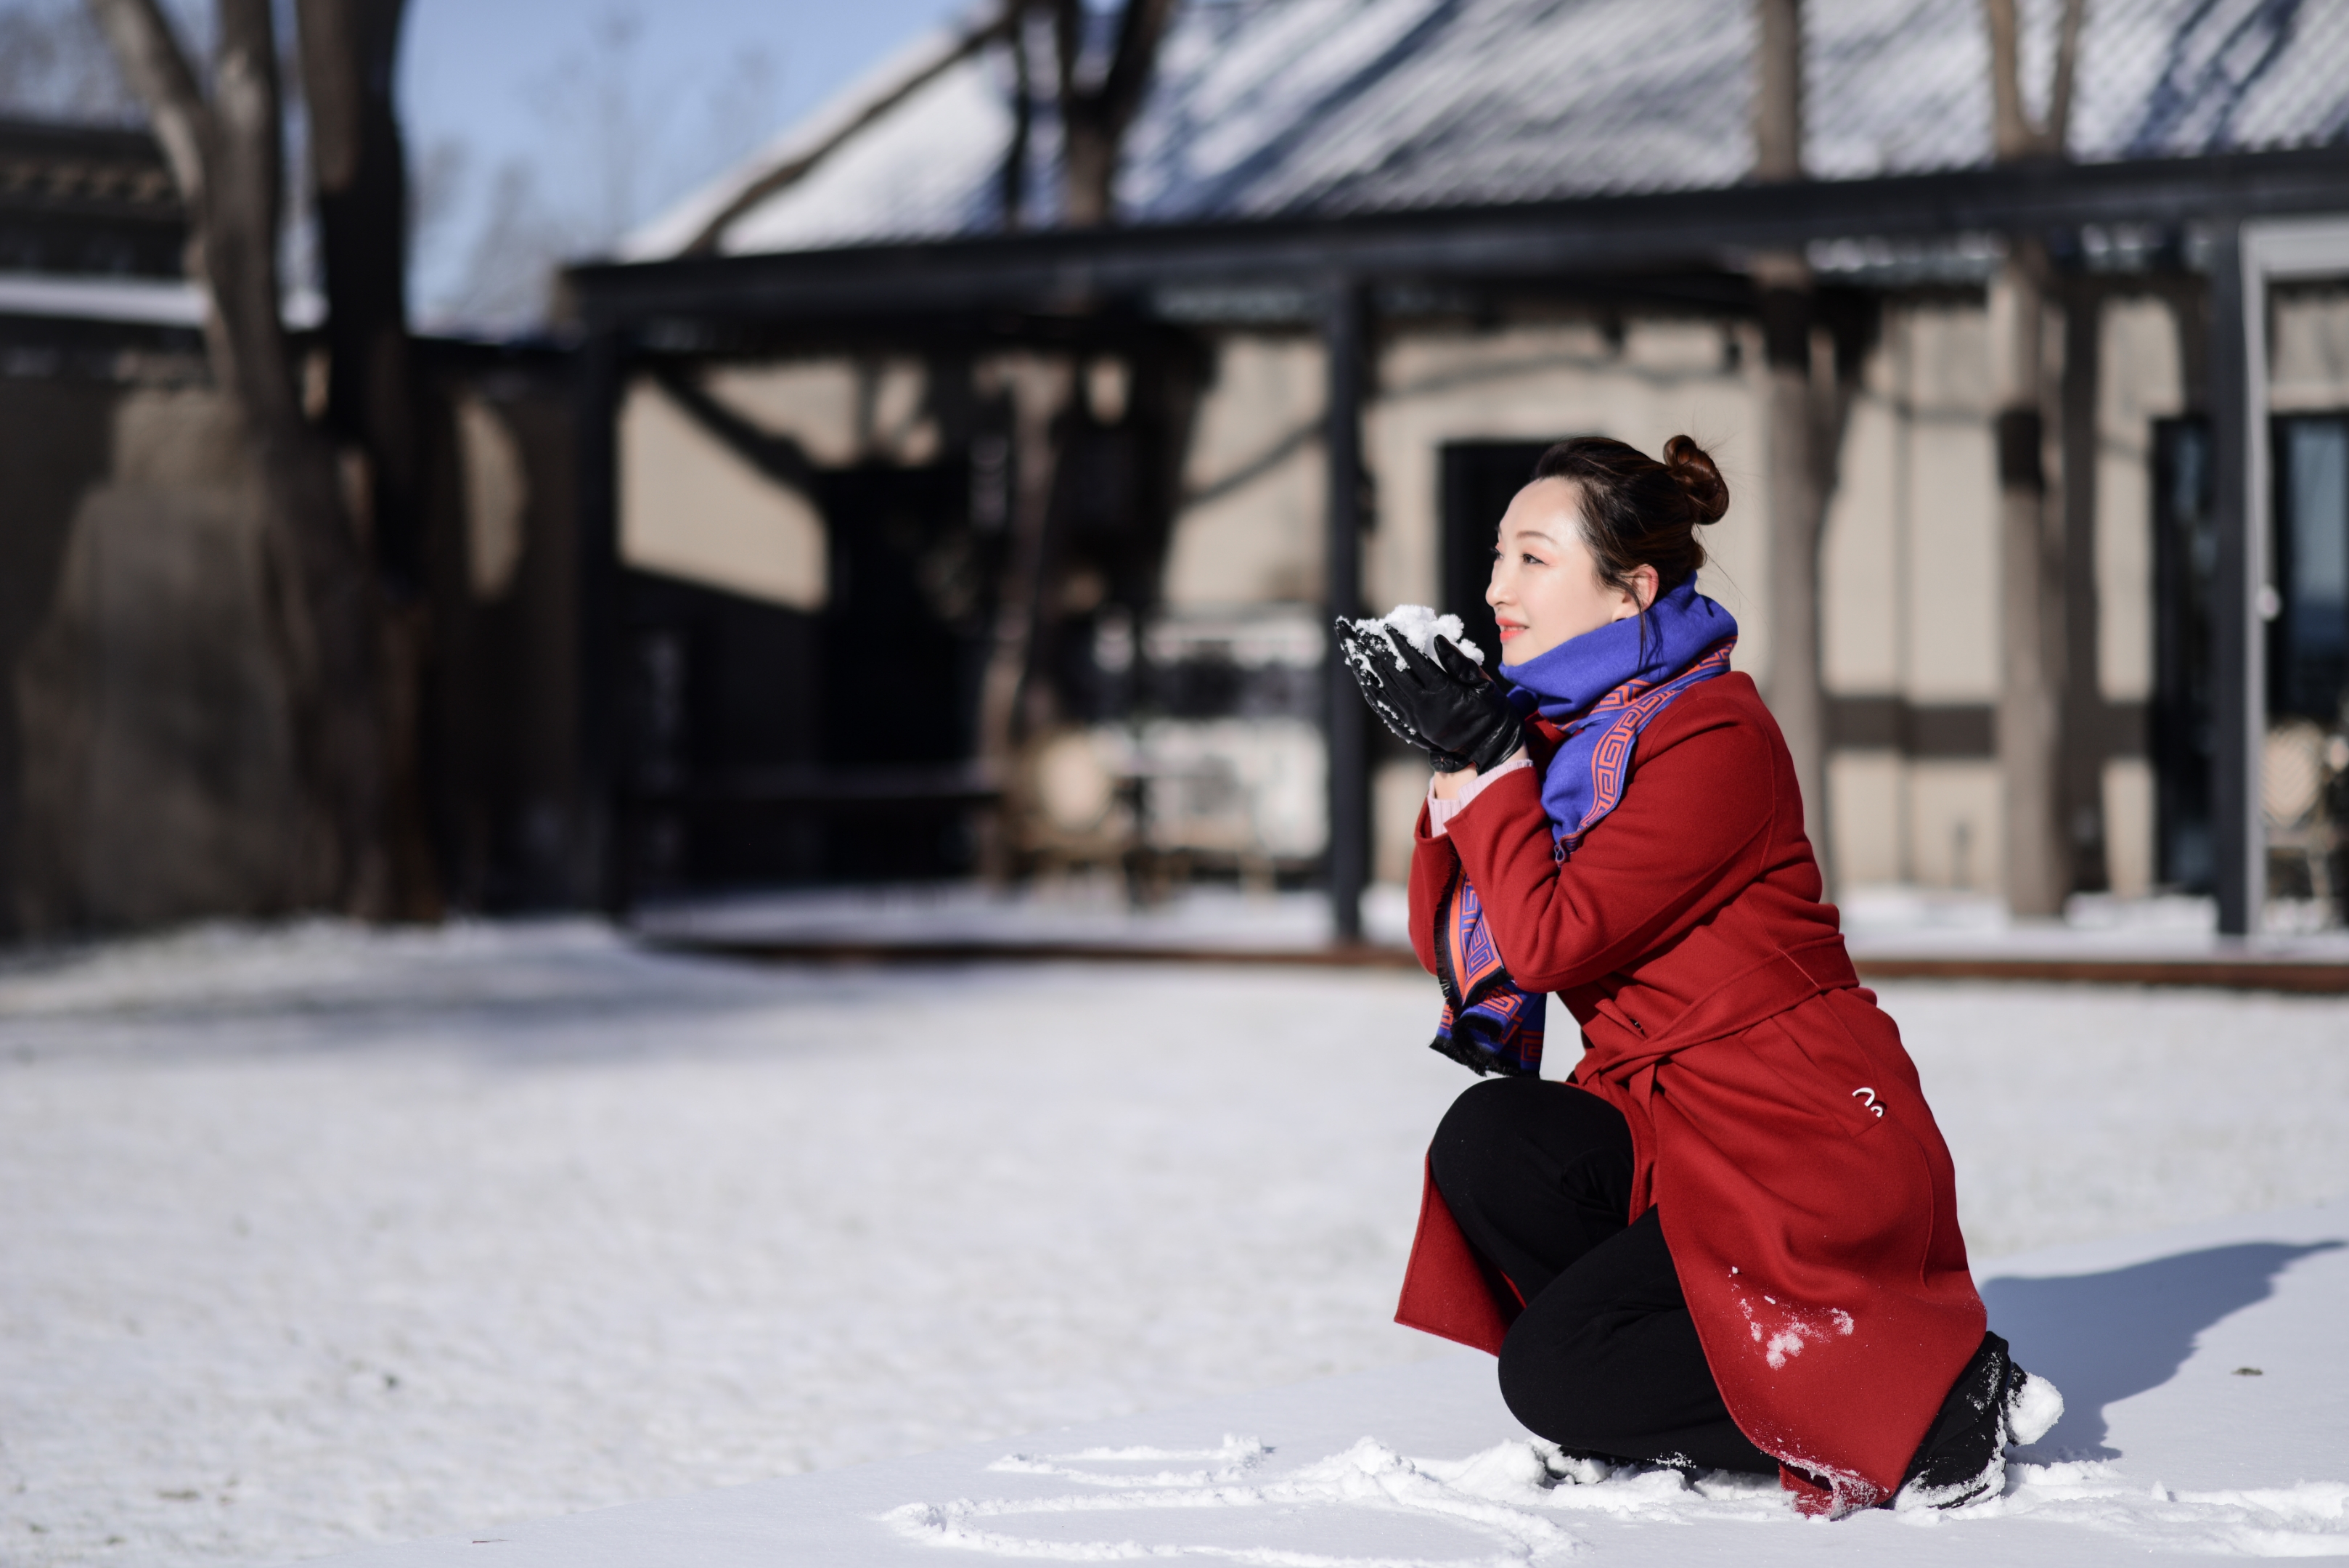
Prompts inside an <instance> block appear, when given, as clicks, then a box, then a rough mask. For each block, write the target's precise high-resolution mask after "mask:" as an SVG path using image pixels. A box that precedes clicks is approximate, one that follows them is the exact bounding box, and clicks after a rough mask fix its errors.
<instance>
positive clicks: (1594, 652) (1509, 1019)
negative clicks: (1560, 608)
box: [1428, 578, 1737, 1075]
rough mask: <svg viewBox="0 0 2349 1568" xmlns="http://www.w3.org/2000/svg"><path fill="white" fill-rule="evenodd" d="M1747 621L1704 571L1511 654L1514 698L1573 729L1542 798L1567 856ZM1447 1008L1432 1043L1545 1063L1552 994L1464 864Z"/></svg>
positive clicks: (1445, 967) (1526, 1066)
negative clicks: (1641, 751)
mask: <svg viewBox="0 0 2349 1568" xmlns="http://www.w3.org/2000/svg"><path fill="white" fill-rule="evenodd" d="M1736 646H1737V621H1736V619H1735V618H1733V617H1732V616H1731V615H1730V613H1729V612H1728V611H1727V610H1725V609H1723V608H1722V607H1721V606H1720V605H1718V604H1716V603H1714V602H1713V600H1712V599H1709V598H1707V597H1704V596H1703V595H1702V594H1701V593H1698V592H1697V591H1696V582H1695V579H1694V578H1691V579H1690V580H1689V581H1687V582H1684V583H1682V584H1681V585H1680V586H1679V587H1675V588H1674V589H1672V590H1671V592H1670V593H1668V594H1665V595H1663V596H1662V597H1660V598H1658V599H1657V600H1656V602H1655V603H1654V604H1652V605H1651V606H1650V607H1648V612H1647V613H1646V614H1645V615H1641V616H1634V617H1631V618H1629V619H1626V620H1619V621H1614V622H1611V623H1609V625H1606V626H1602V627H1600V628H1598V629H1597V630H1596V631H1587V632H1584V633H1583V634H1582V635H1581V636H1580V637H1577V638H1571V639H1568V640H1567V641H1565V642H1562V643H1559V644H1558V645H1557V647H1556V648H1553V649H1548V650H1547V651H1546V652H1542V653H1537V654H1536V655H1534V656H1533V658H1531V659H1527V660H1526V662H1525V663H1523V664H1504V665H1502V666H1501V678H1502V679H1503V680H1506V681H1508V682H1509V683H1510V685H1511V686H1512V687H1513V688H1514V690H1513V691H1510V693H1509V701H1512V702H1513V703H1515V704H1516V707H1517V710H1518V711H1520V712H1523V713H1539V714H1540V715H1541V716H1542V717H1543V718H1544V719H1547V720H1548V721H1549V722H1551V723H1552V724H1555V725H1557V727H1558V728H1559V729H1560V730H1562V731H1563V732H1565V737H1566V738H1565V740H1564V741H1563V742H1561V743H1560V744H1559V746H1558V749H1557V755H1556V756H1554V757H1552V758H1551V759H1550V764H1549V772H1548V774H1547V775H1545V777H1544V778H1543V781H1542V809H1543V811H1544V812H1546V813H1547V814H1548V816H1549V820H1550V829H1551V831H1552V832H1553V833H1555V834H1556V835H1557V857H1558V858H1559V859H1560V860H1564V859H1565V858H1566V857H1568V856H1569V855H1571V854H1572V853H1573V852H1574V851H1575V850H1576V849H1578V848H1579V847H1580V846H1581V844H1582V839H1583V836H1584V835H1586V834H1588V832H1589V831H1590V829H1591V828H1592V826H1594V825H1596V824H1597V823H1598V822H1599V819H1600V818H1601V817H1603V816H1605V815H1607V814H1608V813H1609V812H1610V811H1612V810H1614V809H1615V805H1616V803H1617V802H1619V801H1620V800H1621V799H1622V798H1623V785H1624V784H1625V782H1626V781H1627V780H1628V779H1629V778H1630V771H1631V753H1632V750H1633V748H1634V747H1635V746H1636V745H1637V744H1638V742H1639V739H1640V731H1642V730H1644V729H1646V728H1647V727H1648V724H1649V722H1651V721H1652V720H1653V719H1654V718H1655V716H1656V715H1657V714H1658V713H1661V712H1662V711H1664V709H1666V708H1667V707H1669V706H1671V701H1672V700H1673V699H1674V698H1676V697H1678V696H1679V695H1680V694H1681V693H1682V692H1683V691H1687V690H1688V689H1689V688H1690V687H1692V686H1694V685H1696V684H1697V683H1698V682H1700V681H1704V680H1712V679H1713V677H1714V676H1716V675H1723V674H1726V673H1727V672H1728V670H1729V654H1730V650H1731V649H1733V648H1735V647H1736ZM1435 951H1436V980H1437V982H1438V983H1439V984H1440V985H1441V986H1442V987H1443V990H1444V1014H1443V1016H1442V1018H1440V1019H1439V1020H1438V1021H1437V1023H1436V1026H1435V1038H1434V1039H1433V1040H1432V1041H1430V1042H1428V1044H1429V1045H1430V1047H1431V1048H1433V1049H1434V1050H1437V1051H1441V1052H1442V1053H1444V1054H1445V1055H1447V1056H1449V1057H1451V1058H1453V1060H1454V1061H1456V1062H1460V1063H1462V1064H1464V1065H1466V1066H1468V1067H1470V1068H1472V1069H1474V1070H1475V1072H1476V1073H1477V1074H1479V1075H1483V1074H1485V1073H1505V1074H1525V1075H1531V1074H1537V1073H1539V1072H1540V1071H1541V1053H1542V1012H1543V1003H1542V999H1541V998H1540V997H1539V996H1537V995H1536V994H1534V993H1533V992H1527V991H1526V990H1524V989H1523V988H1522V987H1520V986H1519V985H1518V984H1517V983H1516V981H1515V980H1514V979H1512V978H1511V977H1510V975H1509V971H1508V970H1507V969H1506V967H1505V966H1504V965H1503V964H1502V962H1501V955H1500V950H1499V949H1497V948H1495V946H1494V945H1493V937H1492V932H1491V931H1490V930H1489V929H1487V928H1486V925H1485V909H1484V905H1483V902H1482V901H1481V900H1480V899H1479V898H1477V896H1476V889H1475V888H1474V887H1472V886H1470V885H1469V882H1468V877H1467V874H1466V872H1465V871H1462V870H1455V871H1454V874H1453V878H1452V885H1451V886H1450V887H1449V888H1446V889H1444V896H1443V897H1442V898H1439V899H1437V900H1436V906H1435Z"/></svg>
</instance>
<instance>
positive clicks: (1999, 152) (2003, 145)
mask: <svg viewBox="0 0 2349 1568" xmlns="http://www.w3.org/2000/svg"><path fill="white" fill-rule="evenodd" d="M1982 10H1983V13H1984V15H1985V16H1986V17H1987V19H1988V20H1989V23H1990V99H1991V150H1992V155H1993V156H1995V157H1996V158H1997V159H1998V161H2000V162H2002V163H2006V162H2011V161H2013V160H2015V159H2018V158H2028V157H2030V156H2031V152H2032V141H2033V138H2032V134H2031V120H2030V119H2029V117H2028V116H2026V115H2025V114H2024V113H2023V27H2022V22H2021V19H2020V18H2019V17H2018V16H2016V15H2015V4H2014V0H1982Z"/></svg>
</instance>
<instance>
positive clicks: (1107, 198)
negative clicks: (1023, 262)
mask: <svg viewBox="0 0 2349 1568" xmlns="http://www.w3.org/2000/svg"><path fill="white" fill-rule="evenodd" d="M1051 4H1052V7H1053V15H1052V22H1053V32H1054V36H1055V37H1056V38H1057V40H1058V41H1059V44H1060V66H1061V77H1060V88H1061V91H1060V99H1061V219H1062V221H1063V222H1064V223H1067V224H1068V225H1069V226H1070V227H1071V228H1076V229H1089V228H1096V227H1099V226H1100V225H1101V224H1103V223H1108V222H1109V221H1110V220H1111V219H1112V217H1113V216H1114V215H1115V201H1114V188H1115V186H1116V182H1117V165H1118V157H1119V154H1120V152H1121V151H1122V150H1123V146H1124V143H1125V132H1126V128H1127V127H1128V126H1130V125H1132V124H1133V117H1134V115H1135V114H1136V113H1137V112H1139V111H1140V109H1141V108H1142V99H1143V93H1144V92H1146V91H1147V90H1148V89H1149V87H1150V73H1151V71H1152V69H1153V68H1154V66H1155V65H1156V62H1157V58H1158V43H1159V40H1160V39H1161V38H1163V37H1164V36H1165V34H1166V24H1167V22H1168V20H1169V19H1170V18H1171V17H1172V16H1174V0H1125V5H1124V6H1123V9H1121V10H1120V12H1119V14H1118V18H1117V41H1116V43H1115V45H1114V46H1113V47H1112V49H1111V51H1110V57H1109V64H1108V67H1107V68H1106V69H1105V70H1104V71H1103V72H1102V76H1101V79H1100V80H1099V81H1098V82H1093V83H1088V82H1086V81H1084V80H1082V79H1081V78H1082V76H1083V72H1084V64H1085V61H1084V53H1085V50H1084V43H1085V38H1084V31H1085V5H1084V3H1083V0H1051Z"/></svg>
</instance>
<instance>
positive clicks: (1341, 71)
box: [626, 0, 2349, 259]
mask: <svg viewBox="0 0 2349 1568" xmlns="http://www.w3.org/2000/svg"><path fill="white" fill-rule="evenodd" d="M2052 10H2053V5H2052V0H2042V3H2040V4H2032V3H2030V0H2026V3H2025V4H2024V5H2023V12H2024V15H2025V16H2026V18H2030V19H2033V20H2036V21H2038V22H2039V23H2040V24H2042V25H2041V26H2039V27H2037V28H2035V29H2033V32H2034V36H2035V39H2036V40H2038V41H2040V42H2041V48H2040V52H2039V59H2038V61H2037V64H2038V67H2039V68H2038V70H2037V71H2036V73H2035V77H2036V78H2038V79H2044V77H2045V74H2046V72H2045V58H2044V57H2045V50H2046V47H2047V46H2046V44H2045V43H2044V40H2045V39H2046V37H2047V35H2049V34H2050V33H2052V30H2053V29H2052V25H2051V24H2052V15H2051V14H2052ZM1806 23H1807V26H1808V28H1809V38H1808V49H1809V57H1808V61H1807V66H1806V93H1807V99H1808V112H1809V121H1810V123H1809V130H1808V142H1807V147H1806V162H1807V165H1808V167H1809V169H1810V171H1812V173H1813V174H1815V175H1816V176H1818V177H1821V178H1826V179H1848V178H1859V177H1866V176H1871V175H1881V174H1899V173H1918V172H1924V171H1933V170H1944V169H1957V168H1964V167H1968V166H1971V165H1978V164H1981V163H1983V162H1986V161H1988V159H1989V156H1990V91H1989V85H1988V69H1989V67H1988V54H1989V49H1988V44H1987V41H1986V38H1985V36H1984V32H1983V24H1982V5H1981V0H1810V4H1809V5H1807V6H1806ZM1753 45H1754V39H1753V25H1752V7H1751V5H1750V4H1749V3H1748V0H1187V3H1186V4H1185V5H1184V6H1183V8H1182V9H1181V11H1180V12H1179V13H1178V15H1177V18H1176V20H1175V22H1174V26H1173V27H1172V28H1171V29H1170V31H1169V33H1168V35H1167V37H1166V40H1165V43H1164V47H1163V49H1162V52H1161V56H1160V60H1159V67H1158V72H1157V76H1156V78H1155V81H1154V87H1153V90H1152V94H1151V98H1150V100H1149V102H1148V104H1147V105H1146V107H1145V108H1144V109H1143V113H1142V115H1141V117H1140V119H1138V120H1137V122H1136V124H1135V126H1134V128H1133V131H1132V133H1131V135H1130V136H1129V138H1128V140H1127V145H1126V157H1125V161H1124V164H1123V168H1122V170H1121V172H1120V177H1119V181H1118V190H1117V195H1118V206H1119V211H1120V214H1121V217H1122V218H1123V221H1125V222H1127V223H1160V222H1174V221H1181V220H1205V219H1218V218H1221V219H1233V218H1247V217H1272V216H1288V217H1294V216H1303V215H1316V214H1337V213H1363V212H1378V211H1385V212H1393V211H1406V210H1410V209H1413V208H1424V207H1436V206H1459V205H1471V204H1483V203H1502V202H1528V201H1538V200H1551V199H1557V198H1564V197H1573V196H1584V195H1598V194H1609V193H1626V192H1651V191H1666V190H1701V189H1705V188H1708V187H1714V186H1721V185H1727V184H1732V183H1734V182H1737V181H1738V180H1740V179H1741V178H1743V177H1744V172H1745V171H1746V169H1747V168H1748V166H1749V165H1750V163H1751V161H1752V156H1753V148H1752V134H1751V130H1750V126H1749V119H1748V109H1749V104H1750V99H1751V92H1752V85H1751V84H1752V65H1751V61H1752V54H1753ZM937 47H938V44H937V42H936V40H935V39H932V40H926V41H924V42H922V43H919V44H916V45H915V46H912V47H909V48H908V50H907V51H906V57H908V58H913V57H930V56H934V55H935V52H936V48H937ZM925 50H928V51H930V56H925V55H924V51H925ZM2030 63H2031V57H2030V56H2029V55H2028V54H2026V64H2027V65H2028V64H2030ZM887 76H888V67H885V68H884V70H883V71H882V72H879V73H876V75H875V78H873V79H871V80H868V81H867V82H865V83H863V84H859V85H858V86H857V87H855V88H851V89H850V90H849V91H848V92H847V93H845V94H843V95H842V96H841V98H840V99H836V100H835V101H834V102H833V103H832V104H830V105H827V106H826V107H825V109H823V110H820V111H818V114H817V115H816V116H814V117H812V121H811V124H813V125H821V124H823V123H837V122H840V121H842V120H843V119H847V118H849V117H850V116H851V115H852V114H853V112H854V108H855V106H856V104H857V103H858V102H859V101H863V100H864V99H869V98H870V97H871V95H873V94H874V93H875V92H876V91H879V90H881V89H882V86H883V84H884V82H885V78H887ZM1011 80H1012V78H1011V70H1010V67H1009V60H1008V58H1007V57H1006V56H1005V54H1004V51H1002V50H1001V49H1000V48H997V49H993V50H990V51H988V52H986V53H982V54H980V55H978V56H975V57H970V58H968V59H966V60H964V61H963V62H962V63H961V64H959V65H957V66H955V67H952V68H950V69H948V70H947V71H945V72H944V73H943V74H940V75H938V76H937V77H936V79H934V80H932V81H931V82H929V84H928V85H927V86H926V87H925V88H922V89H921V90H920V91H919V92H917V93H916V94H914V95H912V96H911V97H909V98H908V99H906V100H905V102H904V103H903V104H901V105H900V106H898V107H897V108H896V109H895V110H893V111H892V112H891V113H889V114H888V115H886V116H885V117H883V118H882V119H879V120H877V121H876V122H874V124H872V125H869V126H867V127H865V128H864V129H863V130H860V131H859V132H857V133H856V134H855V135H854V137H852V138H851V139H850V140H848V141H846V142H845V143H843V145H842V146H841V147H840V148H839V149H838V150H837V151H834V152H833V153H832V154H831V155H830V156H829V157H828V158H826V159H825V160H824V161H823V162H821V163H819V164H818V165H816V166H815V168H814V169H813V170H812V171H811V172H810V173H808V174H807V175H806V176H804V177H803V178H802V179H801V180H800V181H798V182H796V183H794V184H792V185H791V186H789V187H788V188H786V189H784V190H782V191H781V192H777V193H776V194H775V195H773V196H772V197H770V198H768V199H766V200H765V201H763V202H757V203H755V204H753V205H751V206H750V207H749V208H748V209H747V210H746V211H744V212H743V213H741V214H740V215H739V216H738V217H736V218H735V219H734V220H732V222H731V223H729V224H728V225H727V227H726V228H725V230H724V231H723V233H722V234H721V235H720V238H719V246H718V248H719V250H720V251H721V252H724V253H729V254H753V253H765V252H776V251H791V250H802V249H812V248H819V247H827V246H835V245H848V244H871V243H878V242H885V241H906V240H921V239H943V238H948V237H953V236H957V235H968V234H984V233H989V232H993V231H995V230H997V229H999V228H1000V227H1001V225H1002V208H1001V183H1002V169H1003V160H1004V152H1005V149H1006V148H1007V146H1008V145H1009V140H1010V137H1011V129H1012V112H1011V100H1010V94H1011ZM808 138H809V130H808V129H807V128H806V127H802V128H798V129H795V130H794V131H792V132H788V133H786V135H785V136H784V137H783V138H781V139H780V140H778V142H777V143H776V148H783V147H787V146H804V145H805V144H806V142H807V140H808ZM2341 140H2349V5H2344V4H2341V3H2340V0H2089V4H2088V11H2087V21H2086V26H2085V33H2084V36H2083V38H2082V42H2081V52H2080V67H2079V82H2078V88H2077V92H2076V100H2075V107H2074V111H2073V125H2072V134H2071V143H2070V151H2071V154H2072V156H2073V157H2075V158H2076V159H2080V160H2083V161H2103V160H2114V159H2129V158H2154V157H2164V156H2173V155H2180V154H2192V153H2204V152H2220V151H2258V150H2267V149H2275V148H2286V147H2305V146H2312V145H2320V144H2323V143H2328V142H2334V141H2341ZM1031 156H1032V158H1033V160H1034V164H1035V167H1034V171H1033V172H1032V173H1031V175H1030V180H1029V182H1028V183H1029V189H1030V192H1035V193H1036V194H1037V195H1038V196H1040V197H1041V198H1042V200H1043V201H1044V202H1049V201H1050V192H1051V191H1052V189H1053V181H1052V179H1051V178H1050V168H1051V164H1052V161H1053V159H1054V156H1055V138H1054V135H1053V130H1052V127H1051V125H1050V120H1049V117H1045V116H1040V117H1039V124H1038V125H1037V127H1036V130H1035V132H1034V134H1033V136H1032V138H1031ZM775 161H777V159H776V153H775V151H774V150H770V151H768V152H766V153H764V154H762V155H761V157H758V158H754V159H752V160H750V161H749V162H747V163H746V164H745V165H744V166H743V168H742V169H740V170H739V171H735V172H733V173H731V174H730V175H728V176H727V177H725V178H724V179H722V180H720V181H719V182H716V183H715V184H714V185H713V186H712V187H711V188H710V189H709V190H707V191H704V192H698V193H697V194H696V195H695V196H694V197H693V198H691V199H689V200H688V202H685V203H681V204H680V206H679V208H678V210H677V212H676V213H673V214H671V215H670V216H669V217H667V218H666V219H664V220H662V221H659V222H657V223H654V224H652V225H649V226H648V227H647V230H646V231H644V233H643V234H640V235H639V236H637V238H636V242H635V243H633V244H630V245H629V246H627V247H626V254H627V255H628V256H629V257H630V258H631V259H650V258H652V257H656V256H660V255H667V254H676V251H677V250H678V249H679V248H681V246H682V244H683V243H684V237H685V236H686V235H687V234H690V233H691V232H692V227H693V226H692V225H691V224H690V223H689V222H688V214H690V213H705V214H706V213H712V212H716V211H719V210H720V209H721V208H722V207H723V206H724V205H725V204H726V202H727V199H728V197H729V195H730V193H731V192H737V191H740V190H744V189H747V188H748V186H749V185H750V182H752V181H753V180H755V179H756V178H757V177H758V175H759V174H760V173H761V171H764V170H765V169H767V168H770V167H772V166H773V164H774V162H775ZM1037 218H1040V219H1043V220H1049V218H1050V211H1049V208H1048V209H1047V210H1046V211H1044V212H1043V213H1031V220H1032V219H1037Z"/></svg>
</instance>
